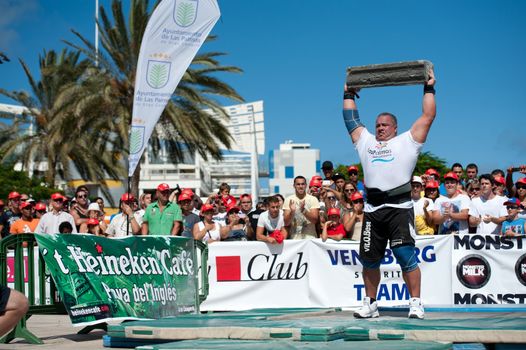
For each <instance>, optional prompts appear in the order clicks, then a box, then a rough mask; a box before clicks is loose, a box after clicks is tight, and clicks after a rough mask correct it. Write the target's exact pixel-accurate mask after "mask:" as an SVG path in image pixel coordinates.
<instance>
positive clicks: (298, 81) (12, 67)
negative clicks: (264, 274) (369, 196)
mask: <svg viewBox="0 0 526 350" xmlns="http://www.w3.org/2000/svg"><path fill="white" fill-rule="evenodd" d="M152 2H153V1H152ZM94 3H95V1H94V0H67V1H66V0H53V1H51V0H47V1H45V0H41V1H37V0H26V1H23V2H22V1H20V2H19V1H14V0H0V8H1V9H2V12H3V13H2V17H1V18H0V33H1V35H0V50H2V51H4V52H5V53H7V55H8V56H9V57H10V58H11V62H10V63H8V64H2V65H0V87H2V88H5V89H8V90H14V89H23V90H28V84H27V81H26V80H25V78H24V74H23V72H22V69H21V68H20V65H19V64H18V62H17V60H16V58H17V57H21V58H23V59H24V60H25V61H26V62H27V63H28V64H29V65H30V67H31V68H32V71H33V72H37V60H38V54H40V53H42V52H43V50H44V49H61V48H62V47H64V44H62V42H61V40H62V39H68V40H73V39H74V37H73V35H72V34H71V32H70V29H71V28H75V29H76V30H78V31H79V32H81V33H82V34H84V35H85V36H87V37H90V38H93V37H94V22H93V18H94V11H95V10H94V7H95V5H94ZM123 3H125V4H126V3H128V1H126V0H125V1H123ZM100 4H101V5H104V6H105V7H106V8H108V9H109V4H110V0H100ZM219 6H220V8H221V13H222V17H221V19H220V20H219V21H218V23H217V24H216V26H215V28H214V29H213V31H212V33H213V34H216V35H218V36H219V38H218V40H217V41H216V42H215V43H212V44H209V45H206V46H204V47H203V48H202V50H206V51H222V52H226V53H228V55H227V56H225V57H223V58H222V60H221V62H222V63H223V64H225V65H235V66H238V67H240V68H242V69H243V70H244V73H243V74H241V75H229V76H227V75H225V76H222V78H223V79H224V80H226V81H227V82H228V83H230V84H231V85H232V86H233V87H234V88H235V89H236V90H237V91H238V92H239V93H240V94H241V95H242V96H243V97H244V98H245V100H246V101H255V100H264V103H265V127H266V148H267V150H268V149H272V148H277V147H278V146H279V144H280V143H282V142H283V141H285V140H294V141H296V142H309V143H311V145H312V147H314V148H319V149H320V150H321V158H322V159H321V160H322V161H323V160H327V159H329V160H333V161H334V162H336V163H343V164H351V163H356V162H358V157H357V155H356V152H355V150H354V147H353V146H352V143H351V141H350V138H349V136H348V135H347V132H346V130H345V127H344V125H343V122H342V116H341V97H342V86H343V83H344V81H345V71H346V68H347V67H349V66H356V65H366V64H373V63H388V62H396V61H408V60H415V59H427V60H430V61H432V62H433V63H434V65H435V74H436V77H437V80H438V83H437V86H436V89H437V108H438V114H437V118H436V120H435V123H434V125H433V127H432V129H431V133H430V135H429V137H428V141H427V143H426V145H425V147H424V151H431V152H432V153H434V154H435V155H437V156H439V157H441V158H444V159H445V160H446V161H447V163H448V164H451V163H453V162H460V163H462V164H463V165H466V164H467V163H469V162H474V163H476V164H478V165H479V167H480V169H481V171H483V172H486V171H491V170H492V169H494V168H497V167H500V168H506V167H508V166H509V165H518V164H524V163H526V159H525V158H526V157H525V154H526V146H525V134H526V133H525V128H524V126H523V123H524V120H525V116H526V113H525V111H524V107H523V106H522V103H521V101H523V100H524V96H526V83H525V82H526V73H525V71H526V70H525V69H524V62H525V57H526V40H525V38H526V11H525V10H526V2H524V1H509V0H505V1H498V2H497V1H449V0H447V1H440V2H438V1H435V2H431V1H426V2H424V1H388V0H385V1H367V2H366V1H343V0H339V1H336V0H334V1H330V0H326V1H317V2H315V1H308V0H303V1H299V0H287V1H283V0H281V1H278V0H266V1H252V0H219ZM361 96H362V98H361V99H360V100H358V107H359V109H360V114H361V117H362V121H364V122H365V124H366V126H367V127H368V128H369V129H370V130H372V128H373V127H374V118H375V116H376V115H377V114H378V113H380V112H383V111H389V112H392V113H394V114H395V115H397V117H398V119H399V131H405V130H407V129H408V128H409V127H410V126H411V124H412V123H413V122H414V120H415V119H416V118H417V117H418V116H419V115H420V114H421V99H422V87H421V86H406V87H388V88H374V89H364V90H363V91H362V93H361ZM0 102H9V101H8V100H7V99H5V98H2V97H0Z"/></svg>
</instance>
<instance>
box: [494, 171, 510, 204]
mask: <svg viewBox="0 0 526 350" xmlns="http://www.w3.org/2000/svg"><path fill="white" fill-rule="evenodd" d="M493 181H494V185H493V192H494V193H495V195H497V196H500V197H505V199H508V197H507V196H506V179H505V178H504V177H503V176H500V175H497V176H494V177H493Z"/></svg>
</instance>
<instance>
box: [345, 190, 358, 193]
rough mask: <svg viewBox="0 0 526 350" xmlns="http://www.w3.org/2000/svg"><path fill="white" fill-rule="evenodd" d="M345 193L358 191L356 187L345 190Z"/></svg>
mask: <svg viewBox="0 0 526 350" xmlns="http://www.w3.org/2000/svg"><path fill="white" fill-rule="evenodd" d="M344 192H345V193H354V192H356V190H355V189H349V190H344Z"/></svg>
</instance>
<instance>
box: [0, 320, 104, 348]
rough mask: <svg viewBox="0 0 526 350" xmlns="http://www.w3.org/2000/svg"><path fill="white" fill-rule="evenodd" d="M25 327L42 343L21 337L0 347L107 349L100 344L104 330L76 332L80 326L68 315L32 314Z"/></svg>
mask: <svg viewBox="0 0 526 350" xmlns="http://www.w3.org/2000/svg"><path fill="white" fill-rule="evenodd" d="M27 328H28V329H29V331H31V332H32V333H33V334H34V335H36V336H37V337H39V338H40V339H41V340H42V341H43V342H44V344H40V345H39V344H29V343H28V342H27V341H25V340H23V339H15V340H13V341H12V342H11V343H9V344H0V349H9V350H11V349H13V350H15V349H41V350H45V349H53V350H66V349H68V350H71V349H74V350H82V349H90V350H100V349H108V348H105V347H104V346H102V336H103V335H104V334H106V333H105V332H103V331H101V330H94V331H92V332H91V333H89V334H77V332H78V331H79V330H81V329H82V327H73V326H72V325H71V321H70V320H69V316H68V315H34V316H31V318H30V319H29V320H28V321H27Z"/></svg>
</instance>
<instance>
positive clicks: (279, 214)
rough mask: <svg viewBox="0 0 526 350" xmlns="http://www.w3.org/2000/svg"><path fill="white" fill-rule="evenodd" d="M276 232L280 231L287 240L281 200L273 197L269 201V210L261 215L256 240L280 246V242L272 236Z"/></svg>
mask: <svg viewBox="0 0 526 350" xmlns="http://www.w3.org/2000/svg"><path fill="white" fill-rule="evenodd" d="M276 231H280V232H281V234H282V236H283V237H284V238H285V239H286V238H287V230H286V228H285V221H284V219H283V210H281V209H280V199H279V198H278V197H277V196H272V197H269V199H268V210H267V211H264V212H263V213H261V214H260V215H259V218H258V223H257V229H256V238H257V240H258V241H262V242H266V243H270V244H279V242H278V241H277V240H276V239H275V238H274V237H272V236H271V235H272V233H274V232H276Z"/></svg>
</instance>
